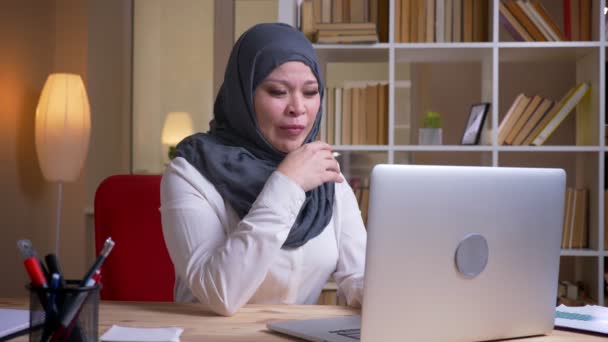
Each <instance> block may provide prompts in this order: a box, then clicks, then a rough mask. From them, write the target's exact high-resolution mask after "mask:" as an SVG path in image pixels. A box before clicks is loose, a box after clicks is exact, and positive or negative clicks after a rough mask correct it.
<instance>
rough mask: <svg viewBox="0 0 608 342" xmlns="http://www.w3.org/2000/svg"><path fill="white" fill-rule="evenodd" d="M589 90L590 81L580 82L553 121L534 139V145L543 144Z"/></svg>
mask: <svg viewBox="0 0 608 342" xmlns="http://www.w3.org/2000/svg"><path fill="white" fill-rule="evenodd" d="M588 91H589V83H587V82H582V83H579V84H578V85H577V86H576V88H575V89H574V91H573V92H572V94H571V95H570V96H569V97H568V98H567V99H566V100H565V101H564V103H563V105H562V106H561V107H560V109H559V110H558V111H557V113H556V114H555V116H554V117H553V118H551V121H549V122H548V123H547V125H546V126H545V127H544V128H543V129H542V130H541V131H540V133H539V134H538V136H537V137H536V138H534V140H533V141H532V144H533V145H537V146H540V145H542V144H543V143H544V142H545V141H546V140H547V138H549V136H550V135H551V133H553V131H555V129H556V128H557V127H558V126H559V124H560V123H562V121H564V119H565V118H566V116H568V114H570V112H571V111H572V110H573V109H574V107H575V106H576V105H577V104H578V103H579V102H580V100H581V99H582V98H583V96H585V94H587V92H588Z"/></svg>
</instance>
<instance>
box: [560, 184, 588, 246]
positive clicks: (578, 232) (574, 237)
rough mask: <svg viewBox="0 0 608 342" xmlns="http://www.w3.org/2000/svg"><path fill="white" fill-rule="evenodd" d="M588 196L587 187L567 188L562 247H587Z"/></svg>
mask: <svg viewBox="0 0 608 342" xmlns="http://www.w3.org/2000/svg"><path fill="white" fill-rule="evenodd" d="M587 197H588V191H587V189H585V188H581V189H574V188H570V187H568V189H567V190H566V205H565V210H564V228H563V230H562V248H587V247H588V244H587V236H588V232H589V229H588V220H587V207H588V205H587Z"/></svg>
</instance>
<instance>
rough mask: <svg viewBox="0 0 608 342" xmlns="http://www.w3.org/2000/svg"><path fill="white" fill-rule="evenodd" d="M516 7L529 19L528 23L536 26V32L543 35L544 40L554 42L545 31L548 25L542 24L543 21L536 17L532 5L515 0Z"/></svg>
mask: <svg viewBox="0 0 608 342" xmlns="http://www.w3.org/2000/svg"><path fill="white" fill-rule="evenodd" d="M517 5H518V6H519V7H520V8H521V10H522V11H523V12H524V13H525V14H526V16H527V17H528V18H529V19H530V21H531V22H532V23H533V24H534V26H536V28H537V29H538V31H540V33H541V34H542V35H543V37H544V38H545V40H547V41H554V40H555V39H553V36H551V34H550V33H549V31H548V30H547V26H548V25H544V24H543V20H542V19H541V18H540V16H539V15H537V13H536V11H535V10H534V9H533V8H532V5H530V3H529V2H528V1H524V0H517Z"/></svg>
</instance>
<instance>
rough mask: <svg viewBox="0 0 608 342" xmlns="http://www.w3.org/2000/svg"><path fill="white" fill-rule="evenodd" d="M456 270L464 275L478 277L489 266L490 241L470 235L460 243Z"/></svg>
mask: <svg viewBox="0 0 608 342" xmlns="http://www.w3.org/2000/svg"><path fill="white" fill-rule="evenodd" d="M454 259H455V262H456V269H457V270H458V272H460V273H461V274H462V275H464V276H466V277H469V278H472V277H476V276H478V275H479V274H480V273H481V272H483V270H484V269H485V268H486V265H487V264H488V241H487V240H486V238H484V237H483V236H482V235H480V234H469V235H467V236H465V238H464V239H463V240H462V241H460V243H459V244H458V247H456V255H455V256H454Z"/></svg>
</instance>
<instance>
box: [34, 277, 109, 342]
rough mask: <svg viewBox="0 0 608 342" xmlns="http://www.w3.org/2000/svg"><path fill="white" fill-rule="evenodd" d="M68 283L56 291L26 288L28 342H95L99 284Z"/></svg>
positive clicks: (96, 336) (97, 324)
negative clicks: (28, 314)
mask: <svg viewBox="0 0 608 342" xmlns="http://www.w3.org/2000/svg"><path fill="white" fill-rule="evenodd" d="M79 283H80V282H79V281H74V280H70V281H67V282H66V285H65V286H64V287H59V288H57V289H50V288H41V287H34V286H32V285H28V286H27V288H28V290H29V293H30V335H29V336H30V342H38V341H44V342H45V341H53V342H54V341H62V342H63V341H69V342H96V341H97V340H98V326H99V290H100V285H94V286H84V287H83V286H79Z"/></svg>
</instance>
